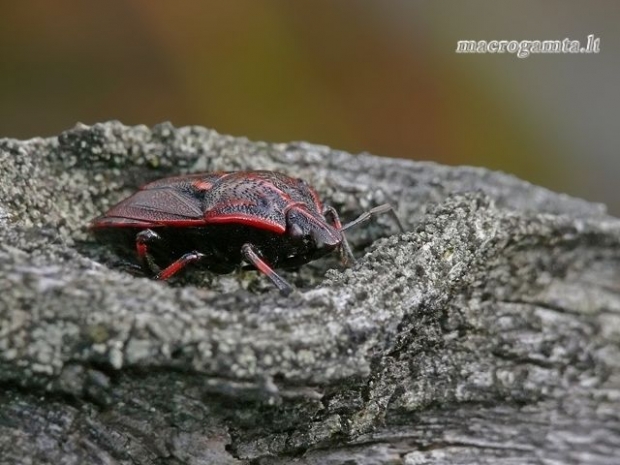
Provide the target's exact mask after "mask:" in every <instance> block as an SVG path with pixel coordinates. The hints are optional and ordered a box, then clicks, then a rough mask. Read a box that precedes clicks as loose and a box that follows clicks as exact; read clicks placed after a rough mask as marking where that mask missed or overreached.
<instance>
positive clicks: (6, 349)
mask: <svg viewBox="0 0 620 465" xmlns="http://www.w3.org/2000/svg"><path fill="white" fill-rule="evenodd" d="M238 169H269V170H275V171H282V172H285V173H288V174H291V175H294V176H298V177H302V178H304V179H306V180H307V181H308V182H310V183H311V184H312V185H314V186H315V187H316V188H317V190H318V191H319V193H320V195H321V197H322V198H323V199H324V201H325V202H326V203H329V204H331V205H333V206H334V207H336V209H337V211H338V212H340V213H341V216H342V217H343V219H344V221H346V220H349V219H352V218H354V217H355V216H356V215H358V214H360V213H361V212H363V211H366V210H368V209H369V208H371V207H373V206H376V205H379V204H381V203H385V202H389V203H391V204H393V205H394V206H395V207H397V210H398V214H399V216H400V218H401V221H402V222H403V223H404V225H405V227H406V230H407V232H406V233H405V234H398V233H397V229H396V228H395V225H394V224H393V223H392V222H391V221H390V219H389V217H386V218H383V217H380V218H377V219H376V221H373V222H370V223H368V224H367V225H364V226H361V227H359V228H357V229H355V230H351V231H350V234H349V231H347V235H348V236H349V238H350V242H351V244H352V246H353V249H354V253H355V254H356V256H357V257H358V262H357V263H356V264H355V265H354V266H353V267H352V268H350V269H346V270H344V269H342V268H341V267H339V265H338V262H337V260H336V258H335V257H331V258H330V257H328V258H325V259H321V260H317V261H315V262H313V263H311V264H308V265H306V266H304V267H302V268H300V270H298V271H286V272H283V273H284V274H285V276H286V278H287V279H288V280H289V281H291V282H293V283H294V284H295V286H296V291H295V292H293V294H292V295H291V296H289V297H286V298H285V297H281V296H280V295H279V294H278V293H277V291H275V290H274V289H273V288H272V286H271V285H270V283H269V282H267V280H266V279H265V278H264V277H261V276H260V275H259V274H258V273H256V272H253V271H246V272H239V273H235V274H232V275H226V276H215V275H209V274H206V273H200V274H199V273H193V274H191V273H188V274H187V275H185V276H183V277H180V278H179V279H176V280H173V281H172V282H170V283H161V282H154V281H151V280H147V279H143V278H140V277H135V276H132V275H131V274H129V273H127V272H126V270H125V268H124V266H123V265H122V264H121V263H120V262H119V261H118V260H117V258H116V257H115V256H114V255H113V254H112V253H111V252H110V251H109V250H108V249H107V248H106V247H104V246H102V245H99V244H97V243H95V242H94V240H93V239H92V238H91V237H90V235H89V234H88V230H87V224H88V221H89V220H90V219H92V218H94V217H95V216H97V215H98V214H100V213H102V212H104V211H105V210H106V209H107V208H109V207H110V206H111V205H112V204H113V203H115V202H116V201H118V200H120V199H121V198H123V197H124V196H126V195H128V194H129V193H131V192H132V190H134V189H135V188H136V187H137V186H138V185H140V184H142V183H143V182H146V181H150V180H153V179H157V178H160V177H164V176H167V175H172V174H179V173H188V172H199V171H217V170H238ZM619 368H620V221H619V220H617V219H615V218H612V217H609V216H608V215H606V213H605V210H604V208H603V207H602V206H600V205H594V204H591V203H588V202H585V201H582V200H578V199H573V198H570V197H568V196H565V195H561V194H556V193H553V192H550V191H548V190H546V189H543V188H540V187H536V186H533V185H531V184H528V183H526V182H523V181H520V180H518V179H516V178H514V177H512V176H508V175H505V174H501V173H494V172H490V171H488V170H485V169H478V168H467V167H446V166H441V165H437V164H433V163H423V162H410V161H404V160H393V159H385V158H378V157H374V156H370V155H364V154H362V155H357V156H353V155H350V154H347V153H344V152H341V151H336V150H332V149H329V148H327V147H323V146H316V145H311V144H307V143H289V144H267V143H261V142H258V143H257V142H250V141H248V140H246V139H242V138H232V137H229V136H222V135H219V134H217V133H216V132H214V131H211V130H207V129H203V128H199V127H187V128H179V129H175V128H173V127H172V126H171V125H169V124H162V125H159V126H156V127H154V128H152V129H148V128H146V127H143V126H137V127H126V126H123V125H121V124H120V123H117V122H110V123H104V124H96V125H94V126H92V127H86V126H83V125H80V126H78V127H76V128H74V129H72V130H70V131H67V132H65V133H63V134H61V135H60V136H58V137H57V138H56V137H55V138H49V139H32V140H29V141H15V140H8V139H4V140H0V386H1V387H0V463H2V464H13V463H33V464H45V463H49V464H74V463H75V464H82V463H102V464H129V463H131V464H163V463H170V464H262V465H267V464H285V463H297V464H340V463H342V464H345V463H346V464H360V465H361V464H386V465H387V464H421V463H429V464H430V463H432V464H456V463H459V464H463V463H465V464H469V463H471V464H479V463H494V464H515V463H519V464H521V463H524V464H530V463H531V464H538V463H543V464H555V463H558V464H567V463H588V464H616V463H619V462H618V461H619V460H620V413H619V411H620V369H619Z"/></svg>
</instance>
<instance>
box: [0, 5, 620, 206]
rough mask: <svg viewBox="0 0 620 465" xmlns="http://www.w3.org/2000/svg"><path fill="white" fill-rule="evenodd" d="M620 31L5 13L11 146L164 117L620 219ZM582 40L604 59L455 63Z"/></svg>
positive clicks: (549, 14) (383, 18) (178, 12)
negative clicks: (516, 44) (528, 184)
mask: <svg viewBox="0 0 620 465" xmlns="http://www.w3.org/2000/svg"><path fill="white" fill-rule="evenodd" d="M618 25H620V2H617V1H616V0H609V1H596V2H580V1H574V0H573V1H562V0H554V1H547V2H539V1H533V0H525V1H523V0H510V1H504V2H494V1H492V0H484V1H483V0H473V1H468V2H461V1H459V0H450V1H443V2H430V1H406V0H400V1H397V0H388V1H385V0H372V1H371V0H357V1H351V0H349V1H347V0H344V1H338V2H334V1H328V0H312V1H309V0H308V1H305V0H304V1H294V2H293V1H285V0H231V1H219V2H215V1H205V0H203V1H199V0H184V1H180V2H170V1H168V2H164V1H161V0H122V1H121V0H108V1H106V2H85V1H83V0H81V1H80V0H56V1H54V2H49V1H43V0H40V1H23V2H16V1H15V2H2V3H0V137H5V136H7V137H16V138H29V137H33V136H48V135H55V134H58V133H59V132H61V131H63V130H65V129H68V128H70V127H72V126H73V125H74V124H75V123H76V122H77V121H81V122H84V123H87V124H92V123H95V122H100V121H106V120H109V119H119V120H121V121H122V122H124V123H125V124H130V125H132V124H147V125H153V124H156V123H158V122H161V121H168V120H169V121H172V123H173V124H175V125H176V126H182V125H193V124H199V125H204V126H207V127H210V128H214V129H216V130H218V131H219V132H221V133H227V134H233V135H239V136H247V137H249V138H251V139H256V140H266V141H274V142H275V141H278V142H280V141H289V140H307V141H310V142H314V143H321V144H327V145H330V146H332V147H335V148H341V149H344V150H347V151H350V152H360V151H367V152H371V153H374V154H377V155H384V156H391V157H402V158H412V159H415V160H435V161H438V162H441V163H447V164H468V165H477V166H486V167H489V168H492V169H500V170H503V171H507V172H511V173H514V174H516V175H517V176H519V177H521V178H524V179H527V180H529V181H532V182H534V183H537V184H542V185H545V186H548V187H550V188H552V189H554V190H559V191H563V192H568V193H571V194H573V195H577V196H581V197H584V198H587V199H590V200H594V201H599V202H605V203H607V204H608V205H609V207H610V210H611V211H612V212H613V213H615V214H616V215H619V214H620V198H619V197H618V195H617V194H616V183H617V177H618V174H619V173H620V153H619V144H618V140H619V135H620V116H619V112H620V89H619V86H618V83H619V82H620V52H619V50H620V27H618ZM588 34H594V35H595V36H596V37H599V38H600V39H601V53H600V54H591V55H532V56H530V57H528V58H525V59H519V58H517V57H516V56H515V55H511V54H503V55H499V54H495V55H492V54H487V55H471V54H468V55H460V54H456V53H455V49H456V43H457V40H467V39H473V40H479V39H487V40H493V39H496V40H502V39H506V40H511V39H516V40H524V39H530V40H534V39H540V40H547V39H550V40H554V39H559V40H562V39H564V38H565V37H568V38H571V39H578V40H580V41H582V42H584V43H585V40H586V36H587V35H588ZM0 169H1V167H0Z"/></svg>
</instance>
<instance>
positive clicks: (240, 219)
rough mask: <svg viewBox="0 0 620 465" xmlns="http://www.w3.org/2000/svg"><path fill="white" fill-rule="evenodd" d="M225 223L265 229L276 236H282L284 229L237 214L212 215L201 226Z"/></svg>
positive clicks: (272, 223) (263, 220) (269, 222)
mask: <svg viewBox="0 0 620 465" xmlns="http://www.w3.org/2000/svg"><path fill="white" fill-rule="evenodd" d="M225 223H238V224H242V225H245V226H253V227H255V228H259V229H265V230H267V231H271V232H274V233H276V234H284V232H285V231H286V228H285V227H284V226H283V225H281V224H279V223H276V222H273V221H267V220H265V219H262V218H256V217H255V216H251V215H243V214H239V213H235V214H230V215H217V216H216V215H214V216H209V217H207V218H205V219H204V221H203V224H225Z"/></svg>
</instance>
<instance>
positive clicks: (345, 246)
mask: <svg viewBox="0 0 620 465" xmlns="http://www.w3.org/2000/svg"><path fill="white" fill-rule="evenodd" d="M323 216H324V217H325V219H326V220H327V219H328V218H331V222H332V224H333V226H334V227H335V228H336V229H337V230H338V231H340V232H341V233H342V230H343V228H342V223H341V222H340V217H339V216H338V212H337V211H336V209H335V208H334V207H331V206H326V207H325V208H323ZM338 253H339V255H340V260H341V261H342V264H343V265H345V266H349V265H351V264H353V263H355V256H354V255H353V252H352V251H351V246H350V245H349V241H347V238H346V236H345V235H344V234H342V242H341V243H340V246H339V247H338Z"/></svg>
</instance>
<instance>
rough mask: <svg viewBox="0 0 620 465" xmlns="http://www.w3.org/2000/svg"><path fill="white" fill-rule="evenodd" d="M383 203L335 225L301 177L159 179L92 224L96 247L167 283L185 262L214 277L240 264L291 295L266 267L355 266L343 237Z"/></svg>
mask: <svg viewBox="0 0 620 465" xmlns="http://www.w3.org/2000/svg"><path fill="white" fill-rule="evenodd" d="M380 213H391V214H392V216H393V217H394V219H395V221H396V224H397V225H398V226H399V228H400V229H401V231H402V230H403V228H402V225H401V224H400V221H399V220H398V218H397V216H396V214H395V212H394V210H393V209H392V207H391V206H390V205H388V204H385V205H380V206H378V207H375V208H373V209H372V210H370V211H368V212H366V213H364V214H363V215H361V216H360V217H359V218H357V219H356V220H354V221H352V222H350V223H348V224H346V225H345V226H342V224H341V223H340V219H339V218H338V214H337V213H336V210H335V209H334V208H333V207H329V206H323V204H322V203H321V201H320V200H319V197H318V194H317V193H316V191H315V190H314V189H313V188H312V187H310V186H309V185H308V184H307V183H306V182H305V181H304V180H302V179H297V178H291V177H289V176H286V175H284V174H281V173H276V172H273V171H235V172H220V173H206V174H193V175H187V176H178V177H172V178H166V179H161V180H159V181H155V182H152V183H150V184H147V185H145V186H143V187H142V188H141V189H140V190H139V191H138V192H136V193H135V194H133V195H132V196H130V197H128V198H127V199H125V200H123V201H122V202H120V203H119V204H117V205H116V206H114V207H112V208H111V209H110V210H109V211H108V212H107V213H105V214H104V215H102V216H100V217H98V218H95V219H94V220H93V221H92V224H91V228H92V231H93V232H94V234H95V236H96V237H97V238H98V239H99V240H100V241H102V242H104V243H108V244H112V245H115V246H117V248H118V249H119V250H120V251H121V252H123V253H131V255H134V254H136V253H137V257H138V259H139V262H140V265H141V267H142V269H143V270H144V271H145V272H146V273H147V274H149V275H151V276H154V278H155V279H162V280H164V279H168V278H170V277H171V276H173V275H175V274H176V273H178V272H179V271H181V270H182V269H184V268H185V267H186V266H187V265H189V264H190V263H194V264H196V265H197V266H199V267H200V268H204V269H207V270H209V271H212V272H214V273H219V274H225V273H230V272H232V271H234V270H235V269H236V268H238V267H239V266H240V265H242V264H243V262H247V263H249V264H250V265H252V266H254V267H255V268H256V269H258V270H259V271H261V272H262V273H264V274H265V275H267V277H268V278H269V279H270V280H271V281H272V282H273V283H274V284H275V286H276V287H277V288H278V289H279V290H280V292H282V293H283V294H285V295H287V294H288V293H290V291H291V290H292V288H291V285H290V284H289V283H287V282H286V281H285V280H284V279H283V278H282V277H281V276H280V275H278V274H277V273H276V272H275V271H274V270H273V268H292V267H297V266H299V265H303V264H305V263H308V262H310V261H312V260H315V259H317V258H319V257H322V256H323V255H325V254H327V253H329V252H332V251H334V250H337V251H338V253H339V254H340V257H341V259H342V261H343V263H344V264H349V263H350V262H352V261H354V258H353V255H352V253H351V249H350V247H349V244H348V242H347V240H346V238H345V236H344V234H343V231H345V230H346V229H348V228H350V227H352V226H355V225H357V224H360V223H363V222H365V221H367V220H369V219H370V218H371V217H372V216H373V215H376V214H380Z"/></svg>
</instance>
